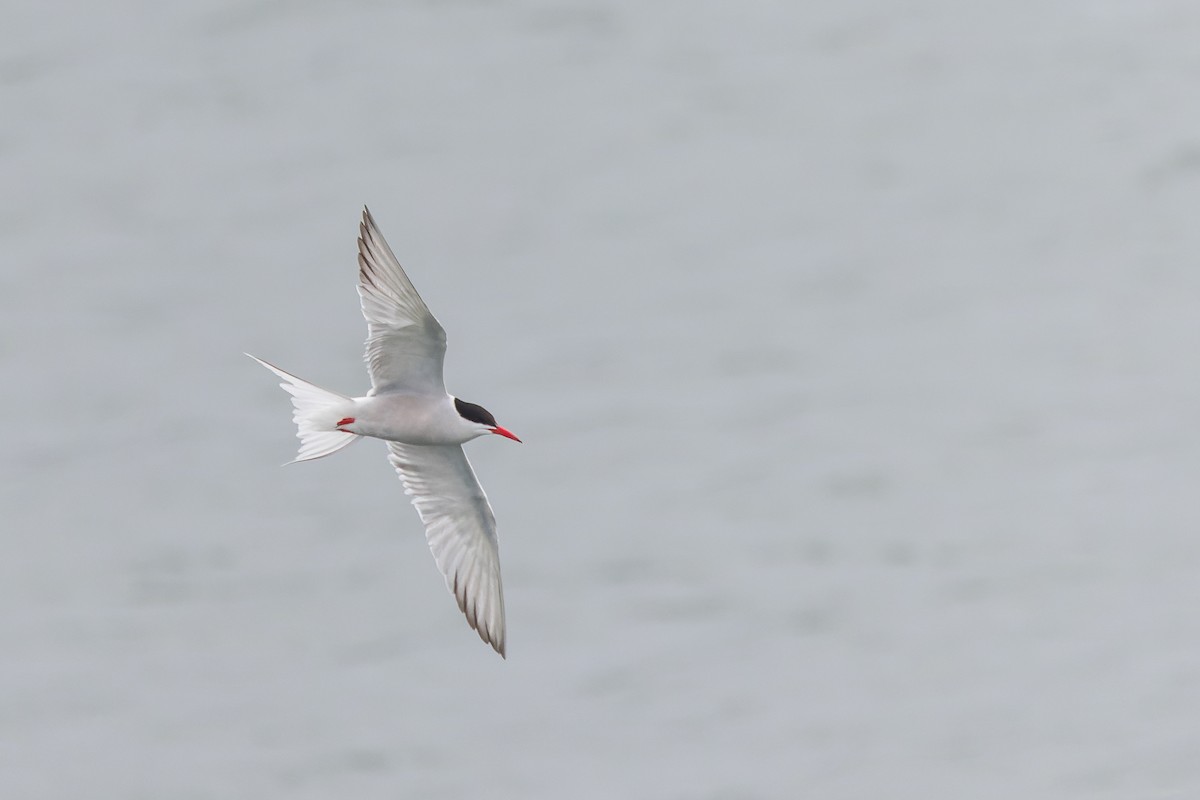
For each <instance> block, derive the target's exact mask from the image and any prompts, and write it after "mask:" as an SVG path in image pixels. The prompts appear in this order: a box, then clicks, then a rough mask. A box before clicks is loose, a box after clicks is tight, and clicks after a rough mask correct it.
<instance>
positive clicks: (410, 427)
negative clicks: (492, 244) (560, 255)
mask: <svg viewBox="0 0 1200 800" xmlns="http://www.w3.org/2000/svg"><path fill="white" fill-rule="evenodd" d="M358 230H359V236H358V268H359V269H358V295H359V298H360V299H361V301H362V312H363V316H364V317H366V319H367V347H366V362H367V372H368V373H369V375H370V377H371V391H369V392H367V394H366V396H364V397H347V396H346V395H343V394H338V393H337V392H331V391H329V390H327V389H322V388H320V387H318V386H314V385H313V384H311V383H309V382H308V381H305V380H301V379H300V378H297V377H296V376H295V375H292V374H290V373H287V372H284V371H283V370H281V369H279V367H276V366H275V365H273V364H268V363H267V362H266V361H263V360H262V359H260V358H257V357H255V356H250V358H253V359H254V360H255V361H257V362H258V363H259V364H262V365H263V366H264V367H266V368H267V369H269V370H271V372H274V373H275V374H276V375H277V376H279V377H280V378H281V379H282V381H283V382H282V383H280V384H279V385H280V386H281V387H283V389H285V390H286V391H287V392H288V393H289V394H290V395H291V396H292V406H293V409H294V414H293V416H292V420H293V421H294V422H295V423H296V429H297V431H296V435H297V436H298V437H299V438H300V452H299V454H298V455H297V456H296V458H295V460H293V461H290V462H288V463H291V464H295V463H297V462H299V461H311V460H313V459H315V458H322V457H324V456H327V455H330V454H331V453H335V452H337V451H338V450H341V449H342V448H343V447H345V446H346V445H348V444H351V443H353V442H356V441H358V440H359V439H361V438H362V437H364V436H371V437H374V438H376V439H383V440H384V441H386V442H387V447H388V460H389V461H390V462H391V464H392V466H393V467H395V469H396V472H398V473H399V474H400V480H401V482H402V483H403V484H404V490H405V493H406V494H409V495H411V496H412V503H413V505H414V506H416V508H417V513H418V514H419V515H420V517H421V522H422V523H424V525H425V536H426V539H427V540H428V542H429V549H430V550H432V551H433V557H434V560H436V561H437V565H438V569H440V570H441V572H442V575H443V576H444V577H445V579H446V587H447V588H448V589H449V590H450V592H451V593H452V594H453V595H454V597H455V599H456V600H458V607H459V609H460V610H461V611H462V612H463V614H464V615H466V618H467V623H468V624H470V626H471V627H472V628H473V629H474V630H475V631H476V632H477V633H478V634H479V637H480V638H481V639H483V641H484V642H486V643H487V644H490V645H491V646H492V648H493V649H495V651H496V652H497V653H499V654H500V656H501V657H505V646H504V592H503V588H502V586H501V583H500V552H499V547H498V544H497V539H496V518H495V516H494V515H493V514H492V507H491V504H489V503H488V499H487V495H486V494H484V492H483V487H481V486H480V485H479V480H478V479H477V478H476V477H475V471H474V470H473V469H471V463H470V462H469V461H467V456H466V454H465V453H464V452H463V449H462V445H463V443H465V442H469V441H470V440H472V439H475V438H477V437H479V436H484V435H487V434H496V435H498V436H505V437H507V438H509V439H512V440H514V441H517V442H519V441H521V440H520V439H518V438H517V437H516V436H514V435H513V433H512V432H511V431H509V430H507V429H505V428H502V427H501V426H500V425H499V424H497V422H496V418H495V417H494V416H492V414H491V413H490V412H489V411H488V410H487V409H485V408H483V406H479V405H476V404H475V403H468V402H466V401H464V400H460V399H459V398H457V397H455V396H454V395H451V394H449V393H447V391H446V385H445V382H444V381H443V379H442V362H443V360H444V359H445V355H446V331H445V329H444V328H443V327H442V326H441V324H440V323H439V322H438V321H437V319H436V318H435V317H434V316H433V314H432V313H430V311H429V308H428V307H427V306H426V305H425V302H424V301H423V300H422V299H421V296H420V295H419V294H417V290H416V289H415V288H414V287H413V285H412V281H410V280H409V279H408V275H406V274H405V272H404V268H403V267H401V266H400V262H399V261H398V260H397V259H396V256H395V255H394V254H393V253H392V249H391V248H390V247H388V243H387V242H386V241H385V240H384V238H383V234H381V233H380V232H379V228H378V227H377V226H376V224H375V220H374V218H373V217H372V216H371V212H370V210H368V209H367V208H363V215H362V223H361V224H360V225H359V228H358ZM246 355H250V354H249V353H247V354H246Z"/></svg>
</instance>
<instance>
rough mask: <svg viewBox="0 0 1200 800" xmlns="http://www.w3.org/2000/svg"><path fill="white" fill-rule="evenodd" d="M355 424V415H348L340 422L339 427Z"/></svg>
mask: <svg viewBox="0 0 1200 800" xmlns="http://www.w3.org/2000/svg"><path fill="white" fill-rule="evenodd" d="M353 424H354V417H346V418H345V419H343V420H341V421H340V422H338V424H337V427H339V428H340V427H342V426H343V425H353Z"/></svg>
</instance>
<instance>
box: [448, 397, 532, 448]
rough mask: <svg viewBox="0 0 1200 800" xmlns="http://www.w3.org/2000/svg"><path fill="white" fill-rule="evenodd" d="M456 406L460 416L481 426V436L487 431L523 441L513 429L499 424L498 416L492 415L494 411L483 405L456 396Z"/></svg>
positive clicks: (515, 440)
mask: <svg viewBox="0 0 1200 800" xmlns="http://www.w3.org/2000/svg"><path fill="white" fill-rule="evenodd" d="M454 407H455V408H456V409H458V415H459V416H460V417H462V418H463V419H465V420H466V421H467V422H470V423H472V424H474V425H477V426H479V429H480V430H479V435H480V436H482V435H483V434H485V433H494V434H496V435H498V436H506V437H508V438H509V439H512V440H513V441H514V442H519V441H521V440H520V439H518V438H517V437H516V436H515V435H513V432H512V431H510V430H508V429H506V428H501V427H500V426H499V425H497V424H496V418H495V417H493V416H492V412H490V411H488V410H487V409H486V408H484V407H483V406H477V405H475V404H474V403H468V402H467V401H465V400H459V399H458V398H457V397H456V398H454Z"/></svg>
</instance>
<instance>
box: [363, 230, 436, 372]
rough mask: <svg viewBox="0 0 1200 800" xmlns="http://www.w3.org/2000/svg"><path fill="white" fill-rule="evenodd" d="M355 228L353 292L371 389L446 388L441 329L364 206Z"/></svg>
mask: <svg viewBox="0 0 1200 800" xmlns="http://www.w3.org/2000/svg"><path fill="white" fill-rule="evenodd" d="M358 231H359V236H358V267H359V269H358V296H359V298H360V299H361V300H362V310H363V316H364V317H366V319H367V351H366V361H367V370H368V372H370V375H371V392H370V393H371V394H380V393H383V392H392V391H403V392H416V393H420V394H435V395H440V394H445V392H446V384H445V382H444V381H443V379H442V362H443V360H444V359H445V356H446V331H445V329H444V328H442V326H441V323H439V322H438V321H437V319H436V318H435V317H434V316H433V314H431V313H430V311H429V308H428V307H427V306H426V305H425V301H423V300H422V299H421V296H420V295H419V294H417V290H416V289H415V288H413V285H412V281H410V280H409V279H408V275H406V274H404V268H403V267H401V266H400V262H399V261H398V260H397V259H396V256H395V255H394V254H393V253H392V249H391V248H390V247H388V243H387V241H385V240H384V238H383V234H382V233H380V232H379V228H378V226H376V224H375V220H374V218H373V217H372V216H371V212H370V211H369V210H368V209H366V208H364V209H363V218H362V223H361V224H360V225H359V227H358Z"/></svg>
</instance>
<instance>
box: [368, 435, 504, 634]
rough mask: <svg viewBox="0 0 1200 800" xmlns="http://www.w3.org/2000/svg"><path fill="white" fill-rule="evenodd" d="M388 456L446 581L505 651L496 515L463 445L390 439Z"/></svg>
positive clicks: (478, 626)
mask: <svg viewBox="0 0 1200 800" xmlns="http://www.w3.org/2000/svg"><path fill="white" fill-rule="evenodd" d="M388 450H389V452H390V455H389V456H388V460H390V461H391V462H392V466H393V467H395V468H396V471H397V472H398V473H400V480H401V481H403V483H404V489H405V491H406V492H407V493H408V494H409V495H411V496H412V502H413V505H414V506H416V508H417V513H418V514H420V515H421V521H422V522H423V523H425V536H426V538H427V539H428V541H429V549H430V550H432V551H433V557H434V559H435V560H436V561H437V565H438V569H440V570H441V571H442V575H443V576H445V578H446V586H447V588H449V589H450V591H451V593H452V594H453V595H454V598H455V599H456V600H457V601H458V607H459V609H461V610H462V612H463V614H465V615H466V617H467V623H468V624H469V625H470V626H471V627H472V628H474V629H475V631H476V632H478V633H479V638H481V639H483V641H485V642H487V643H488V644H490V645H491V646H492V647H493V648H494V649H495V651H496V652H497V653H499V654H500V655H501V656H503V655H504V590H503V587H502V586H501V583H500V549H499V544H498V542H497V540H496V518H495V516H494V515H493V514H492V507H491V505H490V504H489V503H488V499H487V495H486V494H484V492H483V487H481V486H480V485H479V480H478V479H477V478H476V477H475V471H474V470H473V469H471V464H470V462H469V461H467V456H466V454H465V453H463V449H462V447H461V446H459V445H433V446H422V445H410V444H401V443H400V442H388Z"/></svg>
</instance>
